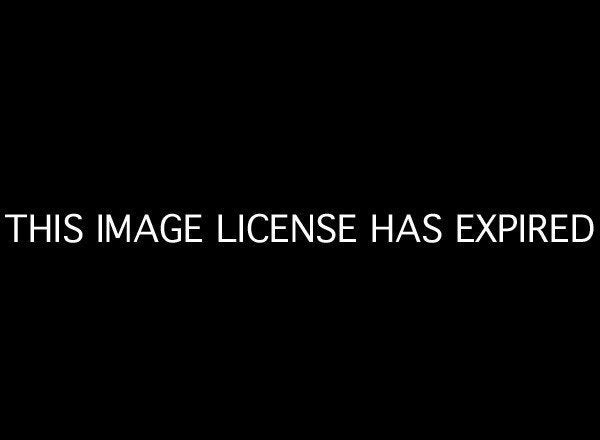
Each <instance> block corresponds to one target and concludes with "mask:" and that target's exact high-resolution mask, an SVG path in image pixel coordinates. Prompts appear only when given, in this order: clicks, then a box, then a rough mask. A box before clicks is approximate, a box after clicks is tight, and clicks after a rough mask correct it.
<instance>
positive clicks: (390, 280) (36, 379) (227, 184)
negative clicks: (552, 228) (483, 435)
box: [1, 9, 598, 432]
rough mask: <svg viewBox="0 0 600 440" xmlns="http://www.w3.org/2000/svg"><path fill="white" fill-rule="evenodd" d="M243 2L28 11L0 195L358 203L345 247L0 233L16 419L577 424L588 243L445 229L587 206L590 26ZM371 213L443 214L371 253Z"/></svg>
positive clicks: (8, 73)
mask: <svg viewBox="0 0 600 440" xmlns="http://www.w3.org/2000/svg"><path fill="white" fill-rule="evenodd" d="M52 12H57V11H52ZM153 12H157V11H153ZM163 12H164V11H163ZM247 12H248V14H247V13H246V12H240V11H239V10H237V9H236V11H233V10H232V11H228V12H227V13H225V14H224V15H223V14H221V15H216V14H215V13H214V12H212V11H211V12H207V11H204V12H195V13H193V14H190V15H188V14H186V13H184V12H183V11H180V12H177V13H175V15H173V16H171V15H170V14H169V15H167V14H166V13H165V15H164V16H163V14H162V12H161V14H159V15H160V18H156V16H155V15H152V17H150V16H147V15H146V13H145V12H144V13H141V12H140V11H137V12H136V13H133V14H127V15H126V14H125V13H124V12H122V13H119V14H114V16H112V15H111V16H110V17H107V18H102V19H100V18H99V17H100V15H97V14H100V12H97V13H96V12H95V13H94V14H92V15H85V19H83V18H82V16H78V18H77V19H75V18H74V19H66V22H65V23H63V22H62V21H57V20H50V19H48V16H46V17H45V16H44V14H43V13H41V14H40V16H36V17H35V19H34V18H33V15H36V14H34V13H33V12H32V11H30V12H28V14H26V15H25V16H23V17H24V19H25V20H24V21H19V23H18V24H16V25H15V26H14V29H10V30H8V31H7V39H6V44H5V52H4V55H3V66H4V67H3V70H4V72H3V73H4V74H5V79H4V80H3V85H4V87H3V96H4V99H3V110H4V111H3V124H2V125H3V133H4V136H3V137H4V142H3V156H4V158H3V160H2V173H1V176H2V177H1V179H2V201H1V202H2V205H1V206H2V213H3V214H4V213H5V212H31V213H42V212H43V213H67V212H79V213H83V214H86V215H87V216H89V215H92V214H94V213H96V212H105V211H107V210H110V211H113V212H124V211H131V212H151V213H153V214H155V215H158V214H160V213H163V212H169V211H175V212H179V213H186V212H190V213H202V214H204V215H205V216H206V217H208V218H210V217H211V216H214V215H215V214H216V213H217V212H222V211H229V212H237V211H239V210H243V211H246V212H252V211H256V212H288V213H292V212H294V213H319V212H325V211H328V212H334V213H335V212H356V213H359V215H361V243H360V244H359V245H348V246H342V245H338V246H331V247H326V248H323V247H321V248H317V247H291V246H285V245H283V246H275V245H273V246H268V247H262V248H252V247H244V248H234V249H232V248H227V249H225V248H218V247H216V246H214V245H210V244H207V245H206V246H199V247H175V248H164V247H158V248H154V247H152V246H138V247H129V248H128V247H126V246H124V247H117V248H115V247H111V248H102V247H98V246H95V245H94V244H93V243H88V244H83V245H81V246H76V247H63V246H54V247H53V246H39V247H35V248H31V247H27V246H23V247H20V246H10V245H9V243H8V242H7V240H4V242H3V245H2V254H3V257H5V258H3V263H2V264H3V270H2V273H3V278H4V282H3V284H4V285H5V286H6V287H5V288H3V289H2V291H3V295H2V301H3V303H4V304H3V307H2V311H3V314H4V315H5V319H3V324H4V327H5V331H4V338H3V339H4V341H5V347H6V348H5V355H6V356H5V358H6V362H5V365H7V366H8V367H9V370H10V373H9V374H8V375H7V376H6V382H7V384H8V385H9V386H10V388H11V389H13V388H14V389H15V393H14V394H11V396H14V397H11V404H10V408H11V412H12V413H13V414H15V415H20V416H23V414H31V410H32V409H34V408H35V409H38V410H40V411H39V412H40V413H41V414H45V415H46V417H47V418H45V419H44V420H47V421H46V422H44V423H49V424H52V425H57V426H63V423H67V424H71V423H73V420H74V419H77V420H78V421H83V422H88V423H86V425H87V426H88V427H89V426H99V427H107V426H109V425H112V422H113V421H123V420H128V421H131V420H133V421H134V425H136V426H138V427H148V426H150V427H152V428H153V429H158V426H157V425H160V426H163V427H165V428H166V429H167V430H168V431H171V430H174V429H176V428H180V427H181V426H183V425H184V424H183V422H184V421H191V422H192V423H193V424H201V426H198V427H200V428H202V427H203V426H204V425H203V423H205V420H207V419H208V420H210V421H212V422H213V423H214V422H216V423H217V424H218V425H219V426H221V427H222V429H225V430H230V429H239V428H242V429H251V428H255V427H256V428H261V429H266V428H269V429H273V428H274V427H275V426H276V425H278V424H279V423H281V422H283V423H282V424H283V426H284V427H285V428H286V429H287V430H286V431H282V432H288V431H290V430H291V431H295V430H298V429H306V430H308V432H314V431H313V430H312V429H313V428H312V427H313V426H315V422H317V423H318V422H323V421H328V422H330V423H329V426H330V428H329V429H331V430H332V431H331V432H337V430H340V429H344V428H350V429H357V430H358V429H359V428H363V429H365V430H366V431H365V432H372V431H373V430H375V429H383V428H384V427H386V426H387V425H388V424H389V423H391V424H392V426H395V427H396V428H399V427H400V428H401V427H403V426H407V427H408V425H404V424H403V423H405V422H401V421H402V420H407V419H408V420H410V421H412V422H413V423H416V424H418V425H420V426H421V427H422V428H423V429H426V430H431V429H440V428H441V429H455V428H460V429H465V428H467V427H469V428H471V429H473V428H474V427H475V425H477V424H478V423H481V422H483V425H484V426H485V427H486V428H487V429H488V430H490V429H491V430H497V429H507V430H509V432H512V431H510V430H511V429H512V428H511V427H512V426H514V423H515V422H522V421H525V420H528V421H532V420H533V421H534V423H532V424H531V426H532V428H533V429H540V427H548V426H551V427H553V428H556V429H557V428H558V426H557V425H559V424H560V425H561V426H563V427H566V428H568V429H573V424H572V423H573V419H572V418H571V416H572V415H573V414H576V415H577V417H578V418H579V420H580V421H581V420H583V419H584V418H585V417H586V414H588V411H589V409H586V408H587V405H586V403H585V402H586V396H589V395H590V394H591V393H592V390H593V389H595V388H594V385H593V381H592V375H591V372H592V371H593V369H594V366H595V365H596V364H595V363H594V362H592V359H593V356H592V355H593V348H594V347H593V341H594V339H595V338H596V336H597V327H598V326H597V322H596V320H595V314H596V310H597V304H596V301H595V299H594V297H593V295H594V293H595V290H597V289H596V287H595V284H594V283H593V281H595V279H594V269H595V266H596V262H597V253H596V247H597V238H595V239H594V242H593V243H590V244H587V245H560V244H559V245H552V246H544V245H541V246H522V245H521V246H518V245H515V244H508V245H506V246H486V245H482V246H460V245H458V244H456V243H455V242H454V241H455V240H454V238H455V236H454V225H453V218H454V216H455V215H456V214H457V213H460V212H477V213H487V214H490V213H512V214H518V213H530V212H531V213H545V214H549V213H585V214H588V215H592V216H593V217H594V218H595V220H596V221H597V212H598V211H597V208H596V207H595V205H596V203H595V200H596V199H595V195H594V193H593V188H594V187H595V186H596V184H595V180H596V179H595V178H594V177H595V174H594V161H593V159H592V154H593V152H592V147H593V146H594V145H596V144H597V135H596V133H595V130H594V128H595V121H596V118H597V108H596V107H595V102H596V101H597V85H596V84H595V82H594V81H593V78H595V77H597V69H596V68H595V66H594V65H593V54H594V52H593V49H594V47H593V46H592V44H591V43H592V40H591V39H589V38H590V36H589V35H588V33H591V32H592V29H591V28H589V27H588V26H587V25H586V24H585V23H584V22H583V21H582V19H581V18H580V17H575V18H569V17H567V16H566V15H565V16H563V17H561V19H560V20H559V21H556V19H553V20H550V19H549V18H543V17H542V16H541V15H540V14H539V13H536V14H532V15H527V17H526V18H524V17H525V13H524V11H521V13H520V14H516V15H514V16H513V15H510V14H509V16H506V15H504V14H500V11H496V12H494V13H487V12H483V11H481V13H480V15H477V13H476V12H475V11H469V14H466V11H445V12H441V11H427V12H425V13H420V14H416V13H414V12H412V11H404V12H397V11H395V12H393V13H392V12H385V11H380V12H376V13H374V14H371V13H369V14H367V13H366V11H353V12H354V14H351V15H347V14H346V13H344V14H338V13H332V14H328V15H327V17H326V18H325V14H324V11H321V13H319V14H308V16H307V15H306V14H303V13H301V11H295V12H293V13H284V12H283V11H281V12H280V13H276V12H275V11H272V10H270V11H269V13H268V14H267V13H266V12H265V11H262V12H261V11H255V10H253V11H247ZM305 12H306V11H305ZM338 12H339V11H338ZM446 12H448V13H449V12H453V13H454V15H446ZM538 12H539V11H538ZM69 13H70V14H73V13H74V12H73V11H70V12H69ZM250 13H253V14H251V15H249V14H250ZM75 14H76V13H75ZM278 14H280V15H278ZM470 14H474V15H470ZM184 16H185V18H184ZM69 17H70V15H69ZM102 17H104V15H102ZM257 17H259V18H260V19H259V18H257ZM517 17H518V18H517ZM63 18H65V16H64V15H63ZM375 212H376V213H380V214H387V213H395V214H405V213H413V214H423V213H428V212H438V213H440V214H441V215H443V217H444V219H445V220H446V221H447V225H448V227H447V228H445V229H444V233H445V238H444V241H443V243H441V244H440V245H438V246H420V247H417V246H413V245H411V244H410V243H407V244H406V245H401V246H394V247H377V248H376V247H374V246H371V245H369V244H368V238H369V234H368V229H367V228H366V225H368V223H364V221H365V220H368V218H369V215H370V214H371V213H375ZM363 229H366V232H365V231H363ZM3 233H5V231H3ZM4 237H6V235H4ZM54 411H56V412H58V413H61V414H63V416H62V417H54V416H52V414H53V412H54ZM36 413H38V412H36ZM40 417H41V416H40ZM173 417H174V418H173ZM40 420H41V419H40ZM92 423H93V424H92ZM578 425H579V423H578ZM48 426H50V425H48ZM133 429H139V428H135V427H134V428H133Z"/></svg>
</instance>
